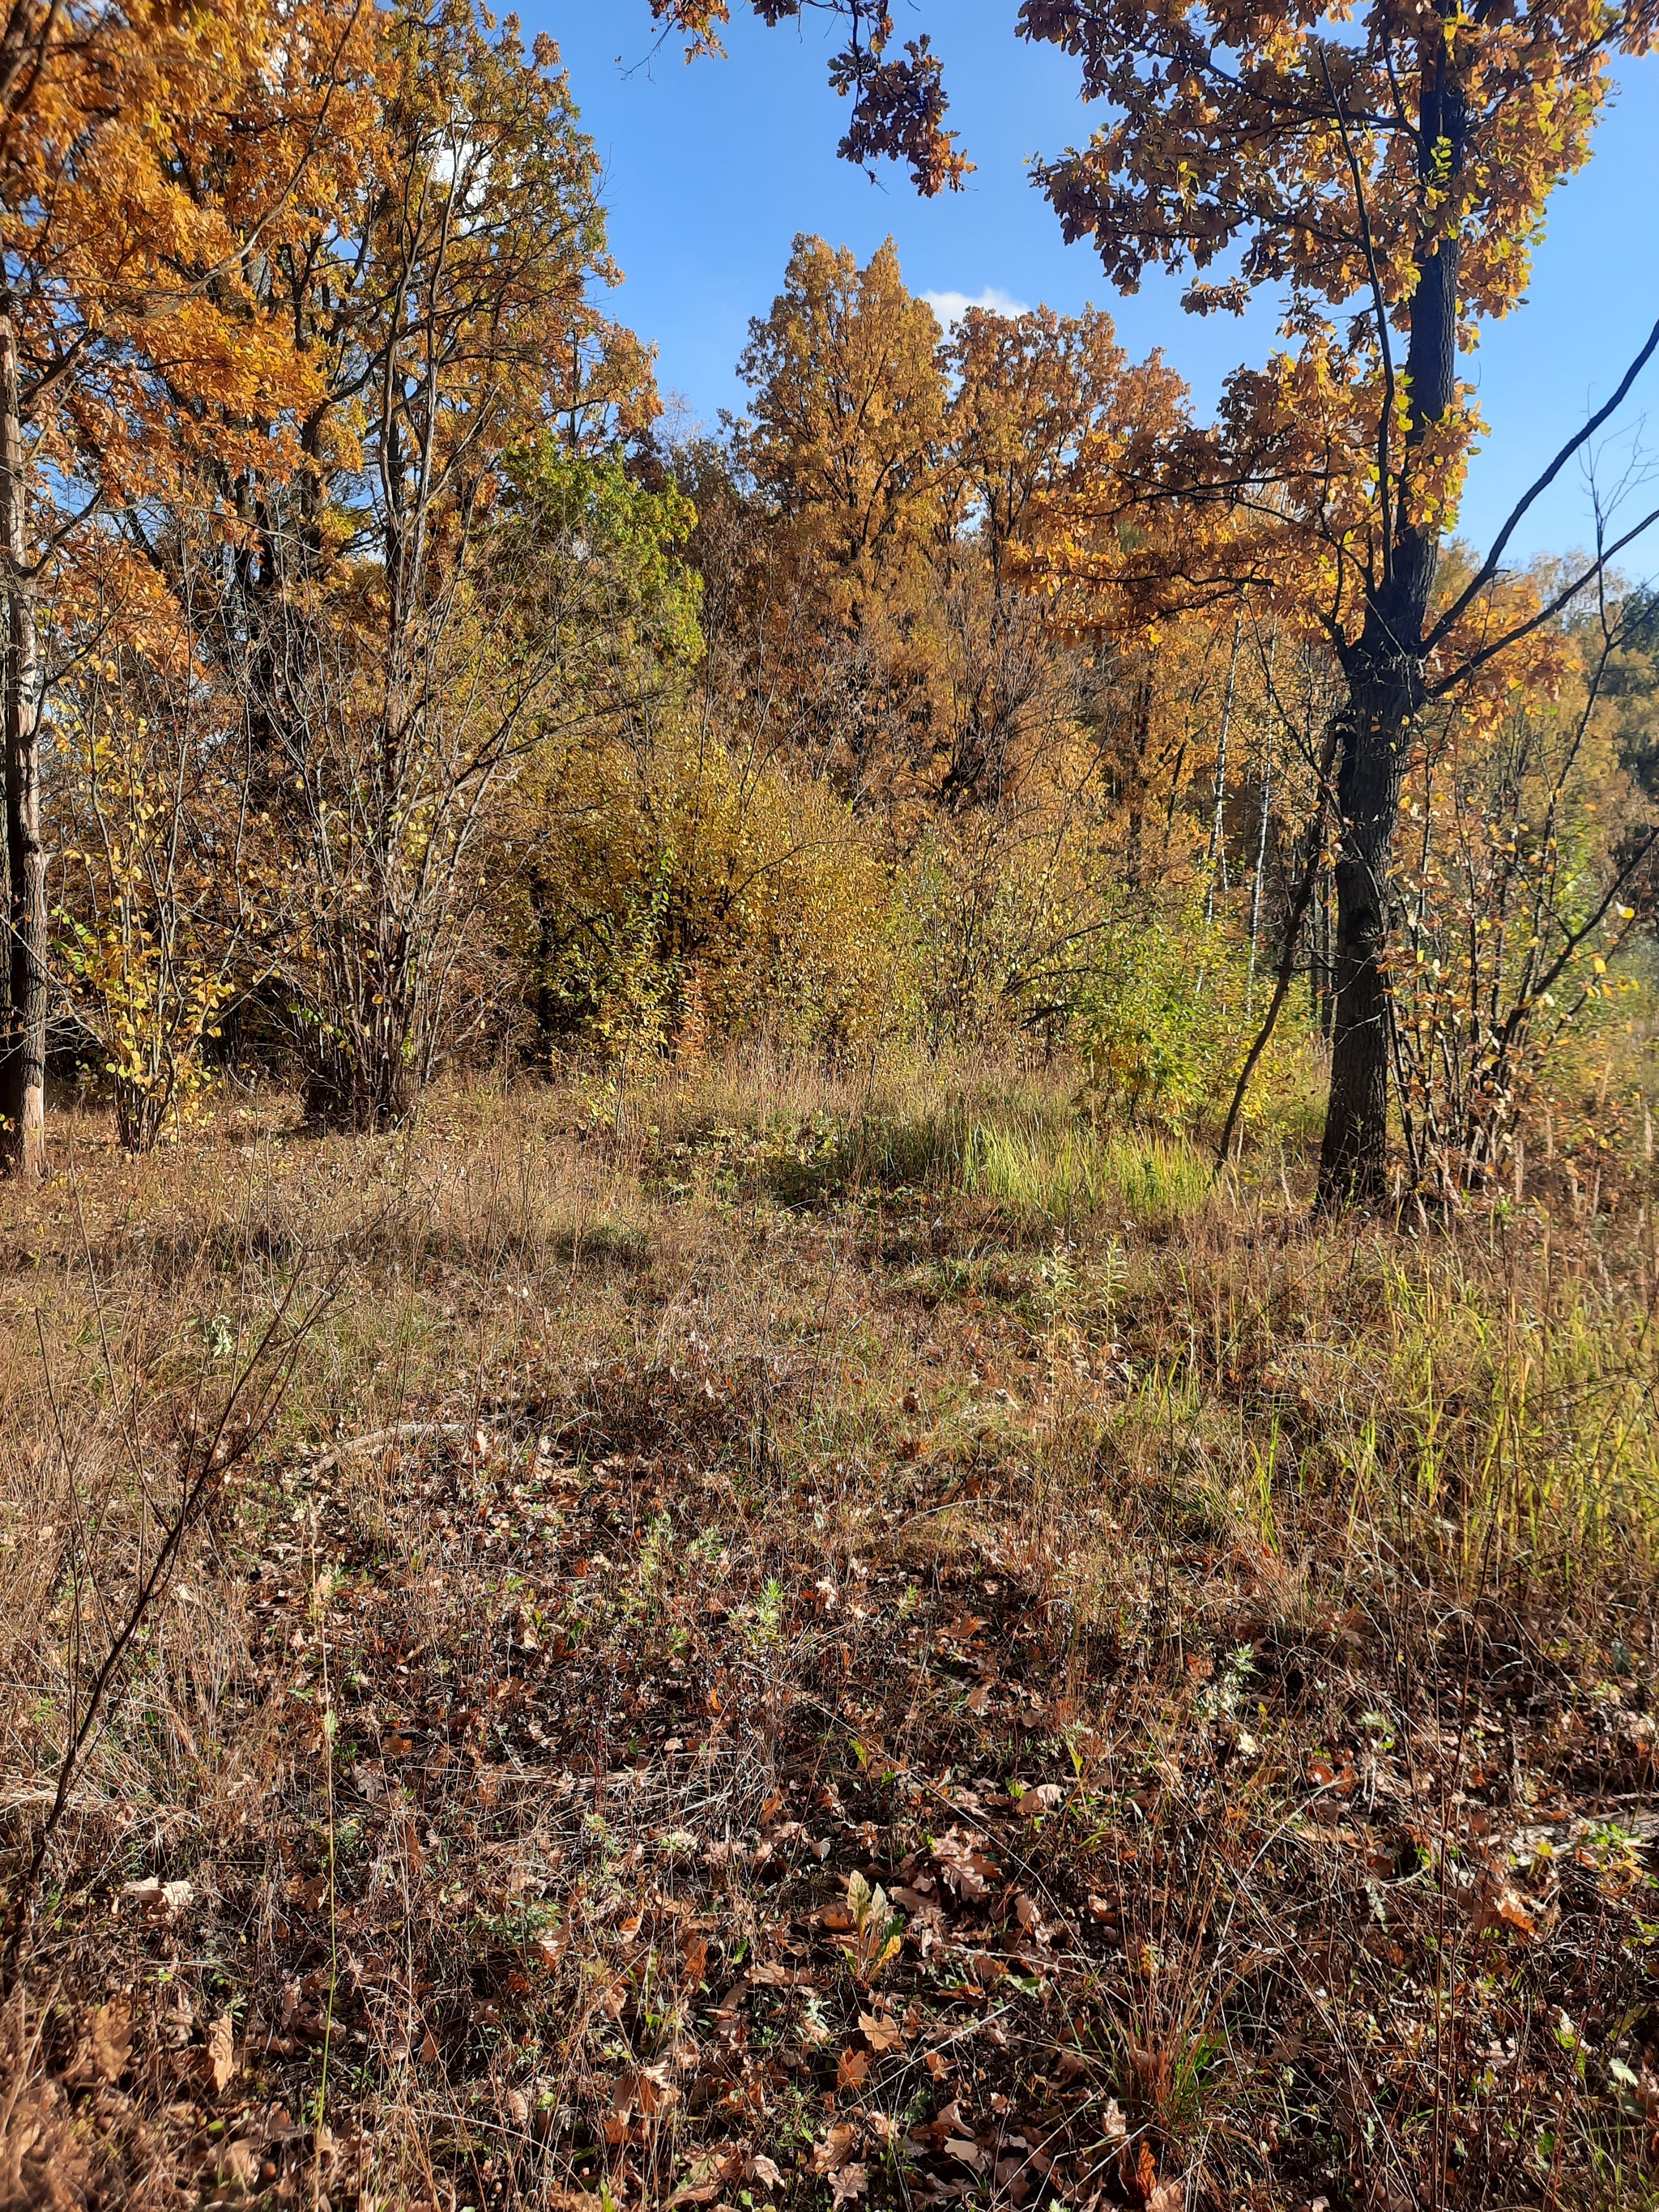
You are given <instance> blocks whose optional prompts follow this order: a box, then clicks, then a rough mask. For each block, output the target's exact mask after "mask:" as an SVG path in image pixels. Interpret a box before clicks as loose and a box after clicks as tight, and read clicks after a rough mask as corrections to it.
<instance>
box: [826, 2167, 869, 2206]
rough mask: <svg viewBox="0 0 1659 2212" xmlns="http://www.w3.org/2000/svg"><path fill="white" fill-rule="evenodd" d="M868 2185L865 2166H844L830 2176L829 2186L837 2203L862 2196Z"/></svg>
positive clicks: (867, 2169)
mask: <svg viewBox="0 0 1659 2212" xmlns="http://www.w3.org/2000/svg"><path fill="white" fill-rule="evenodd" d="M869 2186H870V2169H869V2167H868V2166H842V2169H841V2171H840V2172H838V2173H832V2174H831V2175H830V2177H829V2187H830V2190H831V2191H832V2193H833V2195H834V2197H835V2201H836V2203H837V2204H845V2203H848V2200H849V2199H850V2198H852V2197H862V2196H863V2194H864V2192H865V2191H866V2189H867V2188H868V2187H869Z"/></svg>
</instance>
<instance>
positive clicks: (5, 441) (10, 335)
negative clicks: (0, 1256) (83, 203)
mask: <svg viewBox="0 0 1659 2212" xmlns="http://www.w3.org/2000/svg"><path fill="white" fill-rule="evenodd" d="M18 383H19V378H18V362H17V334H16V330H15V325H14V324H13V322H12V320H11V318H10V316H9V314H4V313H0V559H3V562H4V573H5V591H6V635H5V665H4V678H3V692H4V698H3V719H4V726H5V755H6V757H5V783H6V939H7V956H8V957H7V962H6V970H7V983H8V989H7V997H6V1026H5V1032H4V1036H3V1040H0V1167H3V1169H4V1170H6V1171H7V1172H9V1173H12V1174H17V1173H20V1172H21V1174H22V1175H24V1176H30V1177H33V1178H34V1179H35V1180H37V1181H38V1180H39V1179H40V1177H42V1176H44V1175H45V1174H46V851H45V848H44V847H43V846H42V844H41V842H40V696H39V694H40V668H39V652H38V647H37V640H36V631H35V605H34V580H33V578H32V577H31V576H30V575H29V574H27V568H28V538H27V506H26V500H27V491H26V483H25V474H24V471H25V462H24V455H23V430H22V421H21V414H20V410H19V404H18Z"/></svg>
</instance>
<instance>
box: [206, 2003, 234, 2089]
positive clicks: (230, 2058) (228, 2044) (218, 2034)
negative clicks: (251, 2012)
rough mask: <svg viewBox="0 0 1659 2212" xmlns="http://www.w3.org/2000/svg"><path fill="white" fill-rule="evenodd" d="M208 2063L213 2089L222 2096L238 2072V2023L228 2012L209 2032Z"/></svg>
mask: <svg viewBox="0 0 1659 2212" xmlns="http://www.w3.org/2000/svg"><path fill="white" fill-rule="evenodd" d="M207 2062H208V2072H209V2073H210V2075H212V2077H213V2087H214V2088H215V2090H216V2093H218V2094H220V2095H221V2096H222V2095H223V2093H224V2091H225V2088H226V2087H227V2085H228V2082H229V2081H230V2077H231V2075H233V2074H234V2072H235V2071H236V2023H235V2022H234V2021H233V2020H232V2018H231V2016H230V2015H229V2014H228V2012H222V2013H221V2014H220V2015H219V2017H218V2019H217V2020H216V2021H214V2023H213V2025H212V2027H210V2028H209V2030H208V2035H207Z"/></svg>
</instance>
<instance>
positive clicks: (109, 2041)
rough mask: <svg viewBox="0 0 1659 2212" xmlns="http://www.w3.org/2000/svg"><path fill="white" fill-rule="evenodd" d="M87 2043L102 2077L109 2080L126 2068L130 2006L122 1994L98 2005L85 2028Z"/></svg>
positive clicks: (129, 2046)
mask: <svg viewBox="0 0 1659 2212" xmlns="http://www.w3.org/2000/svg"><path fill="white" fill-rule="evenodd" d="M87 2047H88V2057H89V2058H90V2060H91V2062H92V2066H93V2070H94V2072H95V2073H96V2074H97V2075H99V2076H100V2079H101V2080H103V2081H106V2082H114V2081H117V2080H118V2078H119V2077H120V2075H122V2074H123V2073H125V2070H126V2063H127V2060H128V2058H129V2057H130V2056H131V2051H132V2008H131V2005H130V2004H129V2003H128V2002H127V2000H126V1999H125V1997H112V1999H111V2000H110V2002H109V2003H108V2004H100V2006H99V2008H98V2009H97V2011H96V2012H95V2013H94V2015H92V2020H91V2022H90V2024H89V2026H88V2030H87Z"/></svg>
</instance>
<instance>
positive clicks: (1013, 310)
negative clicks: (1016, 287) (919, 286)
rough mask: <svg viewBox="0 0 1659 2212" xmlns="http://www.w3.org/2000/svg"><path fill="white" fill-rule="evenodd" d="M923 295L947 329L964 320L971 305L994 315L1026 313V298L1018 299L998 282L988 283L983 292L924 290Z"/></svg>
mask: <svg viewBox="0 0 1659 2212" xmlns="http://www.w3.org/2000/svg"><path fill="white" fill-rule="evenodd" d="M921 296H922V298H923V299H924V300H926V301H927V304H928V306H929V307H931V308H932V309H933V313H935V314H936V315H937V316H938V317H939V320H940V322H942V323H943V324H944V325H945V329H946V330H947V331H948V330H950V329H951V328H952V327H953V326H954V325H956V324H957V323H959V322H960V321H961V320H962V318H963V315H964V314H965V313H967V311H968V309H969V307H984V308H986V309H987V311H988V312H989V313H992V314H994V315H1023V314H1024V313H1025V302H1024V300H1016V299H1015V298H1014V296H1013V295H1012V293H1009V292H1005V291H1004V290H1003V289H1001V287H1000V285H996V284H987V286H986V288H985V289H984V290H983V291H982V292H924V293H923V294H922V295H921Z"/></svg>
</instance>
